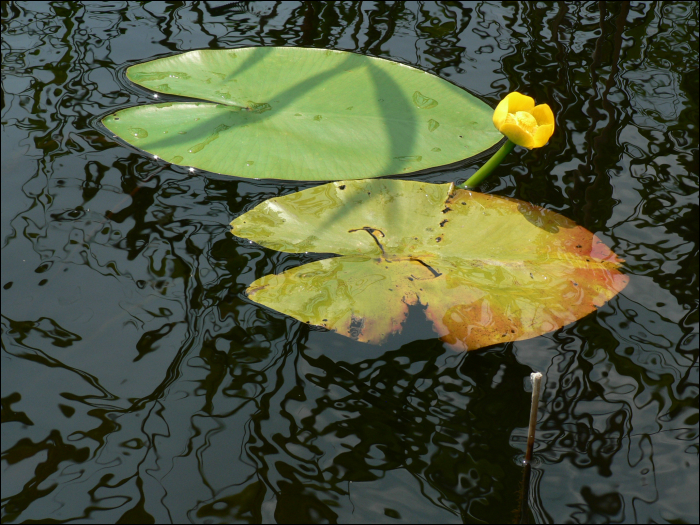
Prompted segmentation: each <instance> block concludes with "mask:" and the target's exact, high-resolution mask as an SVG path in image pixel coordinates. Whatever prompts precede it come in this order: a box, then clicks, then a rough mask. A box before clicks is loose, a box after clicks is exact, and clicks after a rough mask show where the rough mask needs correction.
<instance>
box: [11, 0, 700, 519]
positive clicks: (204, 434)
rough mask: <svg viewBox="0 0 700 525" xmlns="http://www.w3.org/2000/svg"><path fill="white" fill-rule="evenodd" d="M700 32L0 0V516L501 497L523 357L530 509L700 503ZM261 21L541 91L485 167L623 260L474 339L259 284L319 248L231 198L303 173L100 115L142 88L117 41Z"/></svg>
mask: <svg viewBox="0 0 700 525" xmlns="http://www.w3.org/2000/svg"><path fill="white" fill-rule="evenodd" d="M697 37H698V7H697V4H696V3H660V2H650V3H640V2H633V3H632V4H627V3H606V2H600V3H597V2H596V3H576V4H553V3H534V2H533V3H530V2H523V3H508V4H506V5H501V4H500V3H483V2H476V3H457V2H440V3H429V2H426V3H409V2H407V3H404V2H396V3H388V4H384V3H381V2H377V3H370V2H362V3H350V2H345V3H334V4H321V3H313V5H312V4H311V3H303V4H302V3H297V2H259V3H258V2H251V3H247V2H245V3H243V2H234V3H226V2H202V3H180V2H173V3H169V4H164V3H150V4H149V3H147V4H144V5H142V6H140V5H138V4H136V3H132V4H130V5H125V4H124V3H88V4H81V3H77V2H76V3H74V2H71V3H58V2H55V3H54V2H51V3H39V2H27V3H7V2H3V4H2V53H3V54H2V87H3V90H2V97H3V98H2V283H1V284H2V287H3V290H2V460H3V461H2V469H3V470H2V520H3V521H4V522H8V523H9V522H15V523H19V522H29V521H31V520H42V521H47V520H53V521H72V522H87V521H94V522H117V521H121V522H149V521H156V522H171V521H173V522H208V523H212V522H260V521H264V522H275V521H277V522H295V521H311V522H353V521H354V522H368V521H369V522H394V521H406V522H463V521H464V522H503V521H510V520H511V519H512V517H513V512H514V510H515V509H517V508H518V506H519V498H520V496H519V490H520V479H521V474H522V470H521V467H520V466H519V465H518V462H519V461H520V460H521V459H522V456H523V453H524V446H525V444H524V442H525V436H526V425H527V419H528V408H529V393H528V392H527V391H526V390H525V389H524V387H523V379H524V378H525V377H526V376H527V375H529V373H530V372H531V371H532V370H533V369H534V370H540V371H542V372H543V373H544V375H545V388H544V391H543V403H542V405H541V412H540V420H539V425H538V442H537V450H536V454H535V456H536V465H535V469H534V472H533V479H532V489H531V491H530V502H529V508H530V511H529V513H530V516H529V517H530V519H532V520H535V521H538V522H564V521H568V522H576V523H582V522H588V523H598V522H617V523H619V522H650V521H654V522H691V523H693V522H697V521H698V518H699V511H698V453H699V448H698V90H699V88H698V38H697ZM249 45H299V46H313V47H327V48H333V49H346V50H352V51H356V52H359V53H365V54H369V55H374V56H382V57H387V58H393V59H397V60H400V61H403V62H406V63H409V64H412V65H415V66H417V67H420V68H423V69H425V70H428V71H431V72H433V73H435V74H438V75H440V76H441V77H443V78H446V79H449V80H450V81H452V82H455V83H456V84H458V85H460V86H463V87H465V88H468V89H469V90H471V91H472V92H474V93H476V94H477V95H479V96H482V97H483V98H484V99H485V100H487V101H488V102H489V103H490V104H492V105H494V106H495V104H496V103H497V102H498V100H500V98H501V97H502V96H504V95H505V94H506V93H508V92H510V91H513V90H518V91H521V92H523V93H526V94H529V95H531V96H533V97H534V98H535V99H536V100H538V101H546V102H548V103H549V104H550V106H551V107H552V109H553V110H554V113H555V114H556V116H557V125H558V129H557V132H556V133H555V135H554V137H553V138H552V139H551V141H550V143H549V145H548V146H547V147H545V148H542V149H540V150H533V151H531V152H527V151H525V150H523V149H517V150H516V151H515V152H514V153H512V154H511V155H510V156H509V158H508V159H507V161H506V162H504V163H503V164H502V165H501V166H500V168H499V169H498V172H497V175H498V176H497V177H492V178H491V179H489V181H488V182H487V183H486V184H485V186H484V187H482V190H483V191H487V192H491V193H494V194H498V195H507V196H513V197H517V198H520V199H523V200H527V201H530V202H533V203H535V204H538V205H541V206H545V207H547V208H549V209H552V210H556V211H558V212H560V213H562V214H563V215H565V216H567V217H569V218H571V219H573V220H575V221H576V222H577V223H579V224H582V225H583V226H585V227H586V228H588V229H590V230H592V231H593V232H596V233H597V234H598V235H599V236H600V237H601V238H602V239H603V240H604V241H605V242H606V243H607V244H608V245H610V246H611V247H612V248H613V250H615V251H616V252H617V253H618V254H620V255H621V256H622V257H623V258H625V259H626V261H627V262H626V264H625V271H626V272H627V273H628V274H629V275H630V278H631V280H630V285H629V286H628V287H627V288H626V289H625V290H624V291H623V292H622V293H621V294H620V295H618V296H617V297H616V298H614V299H613V300H612V301H611V302H610V303H609V304H607V305H605V306H604V307H602V308H601V309H600V310H599V311H598V312H596V313H594V314H592V315H589V316H587V317H585V318H584V319H582V320H580V321H579V322H577V323H575V324H572V325H569V326H566V327H565V328H563V329H561V330H558V331H557V332H554V333H551V334H548V335H546V336H543V337H538V338H536V339H532V340H529V341H524V342H516V343H513V344H511V343H509V344H505V345H502V346H495V347H491V348H489V349H486V350H482V351H478V352H472V353H470V354H462V353H455V352H453V351H451V350H448V349H446V348H444V347H443V345H442V343H441V342H440V341H438V340H437V339H435V338H434V336H433V334H432V332H431V330H430V327H429V326H428V325H426V324H423V322H422V321H421V316H420V315H419V314H420V313H419V312H414V313H415V314H416V315H414V316H413V317H411V318H410V319H409V322H408V325H407V326H406V328H405V330H404V333H403V334H401V335H399V336H396V337H395V338H394V339H392V340H391V341H390V342H389V344H388V345H386V346H384V347H376V346H370V345H363V344H360V343H355V342H353V341H350V340H348V339H346V338H343V337H341V336H338V335H336V334H332V333H329V332H323V331H316V330H312V329H309V327H307V326H305V325H301V324H300V323H298V322H296V321H294V320H292V319H289V318H286V317H285V316H283V315H281V314H277V313H275V312H271V311H269V310H266V309H263V308H261V307H259V306H257V305H256V304H254V303H251V302H250V301H248V300H247V299H246V298H245V297H244V295H243V291H244V290H245V288H246V286H247V284H249V283H251V282H252V281H253V280H254V279H256V278H258V277H261V276H262V275H265V274H268V273H271V272H279V271H281V270H283V269H285V268H289V267H292V266H295V265H298V264H301V263H304V262H308V261H309V260H312V258H311V257H310V256H304V255H289V254H281V253H276V252H272V251H268V250H265V249H261V248H259V247H257V246H255V245H249V244H244V242H243V241H241V240H238V239H236V238H233V237H232V236H231V234H230V233H228V223H229V222H230V221H231V220H232V219H233V218H234V217H236V216H237V215H238V214H240V213H241V212H242V211H244V210H247V209H250V208H252V207H253V206H255V205H256V204H258V203H260V202H261V201H262V200H263V199H266V198H268V197H271V196H275V195H279V194H286V193H290V192H292V191H296V190H298V189H303V188H305V187H309V186H310V185H309V184H306V183H298V184H297V183H275V182H274V181H272V182H271V181H257V182H256V181H250V180H244V179H236V178H230V177H222V176H208V175H207V174H206V173H201V172H196V173H194V174H190V173H188V172H187V171H185V170H183V169H180V168H173V167H169V166H167V165H163V164H161V163H160V161H154V160H153V159H152V158H149V157H148V156H147V155H145V154H143V153H141V152H138V151H135V150H132V149H129V148H127V147H125V146H123V145H121V144H119V143H117V142H116V141H115V140H114V139H112V137H111V134H107V133H105V130H104V129H103V128H102V127H101V125H100V123H99V119H100V117H102V116H104V115H105V114H107V113H111V112H114V111H115V110H117V109H121V108H124V107H128V106H131V105H135V104H141V103H148V102H152V101H153V96H152V94H151V93H148V92H146V91H144V90H143V89H140V88H137V87H135V86H133V85H131V84H130V83H129V82H128V81H127V80H126V79H125V76H124V72H125V69H126V67H127V66H129V65H131V64H134V63H137V62H140V61H144V60H149V59H152V58H155V57H160V56H166V55H169V54H173V53H176V52H181V51H187V50H191V49H198V48H229V47H236V46H249ZM480 162H482V161H479V162H475V163H473V164H471V165H468V166H466V167H461V168H451V169H449V170H443V171H437V172H435V173H432V174H429V175H422V176H418V178H420V179H423V180H428V181H432V182H448V181H452V180H456V179H460V180H463V179H465V178H466V177H467V176H468V175H470V174H471V173H473V172H474V171H475V170H476V168H477V165H478V164H479V163H480ZM162 167H164V169H162V171H157V170H158V169H159V168H162Z"/></svg>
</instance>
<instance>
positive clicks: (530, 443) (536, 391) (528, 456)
mask: <svg viewBox="0 0 700 525" xmlns="http://www.w3.org/2000/svg"><path fill="white" fill-rule="evenodd" d="M530 381H532V402H531V404H530V425H529V426H528V429H527V449H526V450H525V460H524V461H523V466H524V467H525V468H524V469H523V483H522V492H521V494H522V499H521V500H520V516H519V518H520V519H519V520H518V521H516V523H528V517H529V515H528V512H527V510H528V508H527V502H528V499H529V492H530V473H531V470H532V467H531V465H530V462H531V461H532V449H533V448H534V446H535V430H536V427H537V406H538V405H539V403H540V385H541V383H542V374H541V373H540V372H533V373H532V374H530Z"/></svg>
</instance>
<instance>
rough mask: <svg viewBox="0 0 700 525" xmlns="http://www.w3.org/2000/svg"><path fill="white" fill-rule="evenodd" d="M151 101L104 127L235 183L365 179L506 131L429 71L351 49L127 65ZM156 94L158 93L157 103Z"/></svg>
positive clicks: (252, 51) (194, 55)
mask: <svg viewBox="0 0 700 525" xmlns="http://www.w3.org/2000/svg"><path fill="white" fill-rule="evenodd" d="M127 77H128V78H129V80H131V81H132V82H134V83H136V84H138V85H140V86H143V87H145V88H147V89H149V90H152V91H154V92H156V93H163V94H168V95H176V96H180V97H188V98H191V99H194V100H192V101H187V102H184V101H183V102H165V103H156V104H148V105H142V106H135V107H131V108H126V109H123V110H120V111H117V112H116V113H113V114H111V115H108V116H106V117H105V118H104V119H103V121H102V122H103V124H104V125H105V126H106V127H107V128H108V129H109V130H110V131H112V132H113V133H114V134H115V135H116V136H118V137H120V138H121V139H123V140H124V141H126V142H128V143H129V144H131V145H133V146H135V147H137V148H140V149H142V150H144V151H147V152H148V153H150V154H152V155H155V156H157V157H160V158H162V159H164V160H165V161H167V162H169V163H171V164H177V165H181V166H191V167H195V168H200V169H203V170H207V171H211V172H214V173H221V174H225V175H234V176H237V177H248V178H259V179H290V180H310V181H323V180H338V179H366V178H373V177H379V176H382V175H395V174H408V173H412V172H416V171H421V170H425V169H428V168H434V167H437V166H442V165H445V164H451V163H455V162H458V161H462V160H464V159H467V158H469V157H471V156H474V155H476V154H478V153H480V152H483V151H485V150H487V149H489V148H490V147H492V146H493V145H494V144H496V143H497V142H498V141H499V140H501V139H502V135H501V134H500V133H499V132H498V130H496V129H494V127H493V125H492V123H491V120H492V119H491V117H492V113H493V110H492V109H491V108H490V107H489V106H488V105H487V104H485V103H484V102H482V101H481V100H479V99H478V98H476V97H475V96H473V95H471V94H470V93H468V92H466V91H465V90H463V89H461V88H459V87H457V86H455V85H454V84H451V83H450V82H447V81H446V80H443V79H441V78H439V77H437V76H435V75H432V74H429V73H427V72H425V71H421V70H419V69H416V68H413V67H410V66H407V65H405V64H401V63H399V62H394V61H390V60H384V59H380V58H374V57H368V56H363V55H358V54H355V53H349V52H345V51H335V50H325V49H307V48H298V47H248V48H238V49H226V50H200V51H190V52H187V53H182V54H178V55H174V56H170V57H165V58H160V59H157V60H153V61H150V62H146V63H143V64H137V65H135V66H131V67H130V68H129V69H128V70H127ZM156 96H157V95H156Z"/></svg>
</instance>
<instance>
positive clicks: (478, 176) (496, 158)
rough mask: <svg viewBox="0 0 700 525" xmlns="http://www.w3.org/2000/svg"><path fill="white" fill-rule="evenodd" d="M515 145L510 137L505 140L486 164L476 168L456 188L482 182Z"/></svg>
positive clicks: (474, 186) (465, 187)
mask: <svg viewBox="0 0 700 525" xmlns="http://www.w3.org/2000/svg"><path fill="white" fill-rule="evenodd" d="M514 147H515V143H514V142H511V141H510V139H509V140H507V141H506V143H505V144H503V146H501V149H499V150H498V151H497V152H496V153H494V155H493V157H491V158H490V159H489V160H488V161H487V162H486V164H484V165H483V166H481V168H479V169H478V170H477V172H476V173H475V174H474V175H472V176H471V177H469V179H467V181H466V182H464V183H462V184H460V185H459V186H457V188H461V189H463V190H465V189H467V188H476V187H477V186H478V185H479V184H481V183H482V182H484V179H486V178H487V177H488V176H489V175H491V172H492V171H493V170H494V169H496V167H497V166H498V165H499V164H500V163H501V162H503V159H504V158H505V156H506V155H508V153H510V152H511V151H513V148H514Z"/></svg>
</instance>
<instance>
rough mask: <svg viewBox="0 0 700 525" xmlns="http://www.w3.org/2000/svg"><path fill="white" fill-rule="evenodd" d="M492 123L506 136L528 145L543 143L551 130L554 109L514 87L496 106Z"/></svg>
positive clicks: (533, 146) (539, 145) (529, 147)
mask: <svg viewBox="0 0 700 525" xmlns="http://www.w3.org/2000/svg"><path fill="white" fill-rule="evenodd" d="M493 125H494V126H496V129H498V131H500V132H501V133H503V134H504V135H505V136H506V137H508V139H510V140H511V141H512V142H514V143H515V144H517V145H519V146H523V147H525V148H528V149H532V148H539V147H541V146H544V145H545V144H546V143H547V141H548V140H549V138H550V137H551V136H552V134H553V133H554V113H552V110H551V108H550V107H549V106H548V105H547V104H540V105H539V106H535V101H534V100H533V99H532V98H531V97H528V96H526V95H523V94H521V93H518V92H517V91H513V92H512V93H509V94H508V95H507V96H506V97H505V98H504V99H503V100H501V102H500V103H499V104H498V106H497V107H496V110H495V111H494V113H493Z"/></svg>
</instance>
